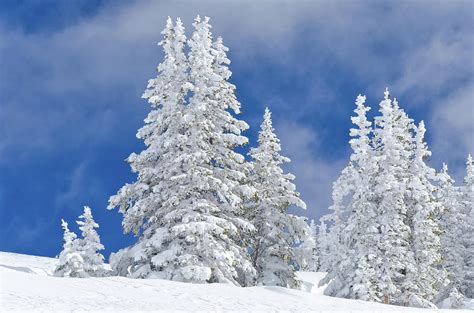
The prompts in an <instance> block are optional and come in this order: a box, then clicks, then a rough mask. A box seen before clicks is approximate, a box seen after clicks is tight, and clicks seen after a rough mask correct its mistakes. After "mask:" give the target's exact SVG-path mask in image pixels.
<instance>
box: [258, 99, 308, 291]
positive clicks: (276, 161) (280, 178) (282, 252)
mask: <svg viewBox="0 0 474 313" xmlns="http://www.w3.org/2000/svg"><path fill="white" fill-rule="evenodd" d="M280 151H281V146H280V140H279V139H278V138H277V136H276V134H275V132H274V129H273V126H272V120H271V113H270V110H268V108H266V109H265V114H264V116H263V122H262V124H261V127H260V132H259V136H258V146H257V147H256V148H252V149H251V150H250V152H249V154H250V156H251V157H252V159H253V170H252V174H251V177H250V179H249V181H250V183H251V184H252V185H253V186H254V187H255V189H256V190H257V193H256V197H255V199H254V203H255V204H254V207H253V210H252V212H251V217H250V220H251V221H252V222H253V224H254V225H255V228H256V229H257V232H256V235H255V238H254V241H253V244H252V249H251V250H252V260H253V264H254V266H255V268H256V269H257V273H258V278H257V281H258V283H259V284H263V285H275V286H283V287H290V288H297V287H298V286H299V285H300V281H299V280H298V279H297V277H296V275H295V270H294V268H293V265H292V264H291V261H292V260H295V258H296V257H297V256H296V253H295V248H294V246H295V244H298V243H299V242H300V241H302V240H304V239H305V238H306V237H307V236H309V233H310V230H309V227H308V225H307V224H306V222H305V221H304V219H303V218H302V217H297V216H295V215H292V214H289V213H288V208H289V207H290V206H291V205H295V206H298V207H300V208H303V209H306V204H305V203H304V202H303V200H301V199H300V197H299V193H298V192H297V191H296V187H295V185H294V183H293V182H292V181H293V180H294V179H295V177H294V175H293V174H290V173H284V172H283V170H282V168H281V166H282V165H283V164H284V163H286V162H290V159H289V158H287V157H284V156H282V155H281V154H280Z"/></svg>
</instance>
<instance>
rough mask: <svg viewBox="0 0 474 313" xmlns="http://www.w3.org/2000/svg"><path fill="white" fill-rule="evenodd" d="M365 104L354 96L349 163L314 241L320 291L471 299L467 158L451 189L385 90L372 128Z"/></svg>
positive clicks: (426, 301) (421, 128)
mask: <svg viewBox="0 0 474 313" xmlns="http://www.w3.org/2000/svg"><path fill="white" fill-rule="evenodd" d="M365 100H366V99H365V97H364V96H359V97H358V98H357V100H356V110H355V111H354V112H355V113H356V116H354V117H352V122H353V124H354V125H355V128H353V129H351V131H350V135H351V137H352V139H351V140H350V145H351V148H352V154H351V156H350V161H349V163H348V165H347V167H346V168H344V170H343V171H342V173H341V175H340V177H339V178H338V180H337V181H336V182H335V183H334V185H333V194H332V198H333V204H332V206H331V207H330V210H331V213H330V214H328V215H326V216H324V217H323V218H322V219H321V220H322V225H321V226H320V229H319V234H318V235H317V236H316V239H317V242H318V244H317V249H316V251H317V254H318V261H319V264H318V266H319V270H323V271H327V272H328V274H327V276H326V277H325V279H323V280H322V281H321V284H329V285H328V287H327V288H326V289H325V293H326V294H327V295H331V296H337V297H344V298H353V299H364V300H369V301H376V302H384V303H391V304H398V305H409V306H423V307H427V306H431V302H433V301H434V302H437V301H439V300H442V299H443V298H446V297H447V296H448V295H450V296H451V300H452V301H453V302H454V303H459V302H460V300H461V298H462V295H465V296H467V297H472V296H473V294H472V292H473V290H474V210H473V206H474V205H473V200H474V176H473V175H474V163H473V161H472V158H471V157H470V156H469V158H468V162H467V174H466V178H465V181H464V186H462V187H455V186H453V180H452V179H451V178H450V176H449V174H448V170H447V166H446V165H444V166H443V169H442V170H441V171H440V172H438V173H437V172H436V171H435V170H434V169H432V168H431V167H430V166H429V165H428V164H427V163H426V162H427V159H428V157H429V156H430V155H431V152H430V151H429V150H428V147H427V145H426V143H425V141H424V135H425V131H426V130H425V125H424V123H423V121H421V122H420V123H419V124H418V125H417V126H416V125H415V124H414V122H413V120H412V119H410V118H409V117H408V115H407V114H406V112H404V110H403V109H401V108H400V106H399V104H398V102H397V100H396V99H393V100H392V99H391V97H390V95H389V92H388V90H386V91H385V97H384V99H383V100H382V102H381V103H380V110H379V112H380V115H379V116H377V117H375V119H374V124H375V125H372V122H370V121H369V120H368V119H367V116H366V113H367V111H369V110H370V108H369V107H367V106H366V105H365ZM327 228H329V230H327Z"/></svg>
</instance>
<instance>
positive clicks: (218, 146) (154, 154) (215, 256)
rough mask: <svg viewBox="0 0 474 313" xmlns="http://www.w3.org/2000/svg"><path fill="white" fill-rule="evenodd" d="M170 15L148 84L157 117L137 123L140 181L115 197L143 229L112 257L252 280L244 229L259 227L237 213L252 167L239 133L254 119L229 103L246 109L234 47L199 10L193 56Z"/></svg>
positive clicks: (137, 267) (172, 270)
mask: <svg viewBox="0 0 474 313" xmlns="http://www.w3.org/2000/svg"><path fill="white" fill-rule="evenodd" d="M170 24H171V22H168V24H167V28H166V29H165V31H164V34H165V39H164V41H162V45H163V47H164V50H165V61H164V62H163V63H162V64H164V65H160V66H159V68H158V69H159V75H158V77H157V78H156V80H157V81H158V82H160V83H158V82H157V83H153V84H151V86H150V85H149V86H150V87H149V88H155V89H154V90H153V91H150V92H148V93H145V97H148V95H149V94H150V95H153V97H150V98H149V101H150V102H152V108H156V109H154V110H153V111H152V112H151V113H150V115H151V117H150V115H149V117H148V118H147V120H146V123H147V124H150V125H151V124H152V121H157V122H156V126H150V131H149V132H147V135H146V136H143V135H142V134H144V132H143V131H139V137H140V138H143V139H145V144H146V145H147V149H146V150H145V151H143V152H142V153H140V154H139V155H132V156H133V157H132V156H131V157H130V158H129V162H130V163H131V165H132V169H133V170H134V171H135V172H137V173H138V180H137V182H136V183H134V184H132V185H126V186H125V187H123V188H122V190H121V191H119V193H118V194H117V196H114V197H112V198H111V200H110V207H115V206H119V207H120V210H121V212H122V213H124V229H125V231H132V230H133V231H134V232H135V233H140V232H141V237H140V239H139V242H138V243H137V244H136V245H135V246H133V247H130V248H129V249H126V250H123V251H121V252H119V253H117V254H115V255H114V256H113V258H112V261H111V262H112V263H113V265H114V266H115V268H116V269H117V271H119V273H120V274H126V272H125V271H128V270H130V272H131V276H132V277H160V278H165V279H171V280H178V281H191V282H232V283H234V284H241V285H247V284H251V283H252V281H253V279H254V268H253V266H252V263H251V262H250V259H249V257H248V255H247V253H246V250H245V245H244V243H243V239H242V238H248V235H247V233H248V232H250V231H252V230H253V226H252V224H251V223H249V222H248V221H246V220H244V219H242V218H241V217H240V215H241V214H240V211H241V205H242V201H243V199H242V197H243V196H245V195H246V193H245V192H246V191H248V188H245V187H244V186H243V184H242V182H243V181H244V180H245V173H246V171H247V168H246V167H247V166H246V164H245V160H244V157H243V156H242V155H240V154H238V153H237V152H235V151H234V148H235V147H236V146H238V145H243V144H246V143H247V141H248V140H247V138H246V137H244V136H242V135H241V132H242V131H243V130H245V129H247V128H248V125H247V124H246V123H245V122H243V121H240V120H238V119H236V118H235V117H233V115H232V114H231V113H230V112H229V111H230V110H231V111H233V112H234V113H239V108H240V104H239V102H238V101H237V100H236V98H235V94H234V89H235V87H234V86H233V85H232V84H230V83H229V82H228V79H229V77H230V74H231V73H230V71H229V70H228V68H227V65H228V63H229V60H228V59H227V57H226V51H227V48H225V46H224V45H223V44H222V40H221V39H218V40H217V41H216V42H215V43H213V42H212V35H211V32H210V27H211V26H210V25H209V19H208V18H205V19H204V20H201V18H200V17H197V18H196V19H195V22H194V24H193V25H194V27H195V31H194V33H193V35H192V38H191V39H190V40H189V41H188V45H189V47H190V53H189V57H188V58H186V57H185V55H184V53H183V48H184V42H185V39H184V32H183V31H182V26H181V24H180V22H179V21H178V22H177V25H176V26H175V27H172V26H171V25H170ZM176 60H180V61H176ZM168 61H169V63H168ZM163 73H165V74H163ZM186 73H187V74H186ZM153 86H167V88H164V89H163V88H156V87H153ZM188 90H190V91H191V94H190V95H189V97H188V96H187V92H188ZM183 104H185V105H183ZM166 106H169V107H170V109H169V111H171V112H173V114H170V113H169V112H168V111H167V110H165V107H166ZM163 120H166V121H169V123H166V122H162V121H163ZM163 124H164V125H165V126H164V128H163V129H161V128H160V126H159V125H163ZM145 127H147V126H145ZM129 212H130V213H129ZM127 215H130V216H132V218H130V219H127Z"/></svg>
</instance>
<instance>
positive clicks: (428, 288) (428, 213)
mask: <svg viewBox="0 0 474 313" xmlns="http://www.w3.org/2000/svg"><path fill="white" fill-rule="evenodd" d="M425 132H426V129H425V125H424V123H423V121H421V122H420V124H419V126H418V127H417V128H416V136H415V138H414V151H413V158H412V162H410V163H409V164H410V167H409V174H410V175H409V178H408V181H407V194H406V196H405V203H406V204H407V206H408V210H409V211H408V224H409V225H410V228H411V237H412V239H411V240H412V243H411V244H412V251H413V254H414V258H415V260H414V261H415V268H414V270H412V271H407V277H406V280H405V282H404V283H403V285H402V288H404V290H403V292H404V295H403V297H404V298H403V301H404V304H406V305H411V306H420V305H421V306H424V303H425V300H428V301H432V300H433V299H435V297H436V296H437V295H438V293H439V292H440V290H441V289H442V288H443V287H444V286H445V285H446V284H447V280H446V276H447V274H446V271H445V270H444V269H443V268H442V266H441V261H442V254H441V241H440V236H439V235H440V227H439V223H438V218H437V216H438V215H439V214H438V213H439V211H440V210H441V204H440V202H439V201H437V199H436V198H435V196H436V194H435V192H436V187H435V186H434V185H433V182H434V180H435V179H436V173H435V170H434V169H432V168H430V167H429V166H428V165H427V164H426V162H425V161H426V160H427V158H428V157H429V156H430V155H431V152H430V151H429V150H428V147H427V145H426V143H425V142H424V134H425Z"/></svg>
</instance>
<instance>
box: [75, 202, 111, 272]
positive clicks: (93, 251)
mask: <svg viewBox="0 0 474 313" xmlns="http://www.w3.org/2000/svg"><path fill="white" fill-rule="evenodd" d="M79 218H80V219H82V220H79V221H77V222H76V223H77V224H78V225H79V229H80V230H81V232H82V238H81V239H78V244H79V246H80V248H79V249H80V253H81V256H82V259H83V261H84V263H83V269H84V274H85V275H86V276H103V275H104V274H105V273H106V271H105V269H104V256H103V255H102V254H101V253H100V252H99V251H100V250H104V246H103V245H102V244H101V243H100V237H99V234H98V233H97V231H96V228H99V224H97V223H96V222H95V221H94V218H93V216H92V212H91V209H90V207H88V206H85V207H84V213H83V214H82V215H80V216H79Z"/></svg>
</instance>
